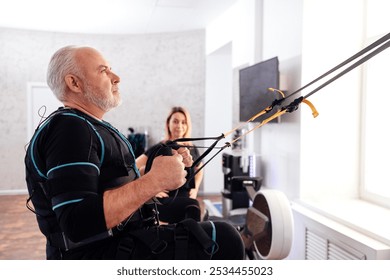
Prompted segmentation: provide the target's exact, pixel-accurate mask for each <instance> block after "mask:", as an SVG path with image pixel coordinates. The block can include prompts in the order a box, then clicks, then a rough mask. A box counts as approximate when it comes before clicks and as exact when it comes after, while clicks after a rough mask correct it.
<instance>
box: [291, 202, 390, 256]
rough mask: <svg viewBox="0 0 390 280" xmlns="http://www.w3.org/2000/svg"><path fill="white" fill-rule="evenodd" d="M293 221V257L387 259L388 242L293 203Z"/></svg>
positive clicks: (389, 245) (389, 254)
mask: <svg viewBox="0 0 390 280" xmlns="http://www.w3.org/2000/svg"><path fill="white" fill-rule="evenodd" d="M292 208H293V214H294V222H295V225H294V227H295V230H294V231H295V233H294V235H295V236H294V240H295V241H294V243H295V244H294V246H293V247H294V250H295V251H294V252H292V257H293V258H299V259H301V258H302V259H303V258H304V259H307V260H376V259H377V260H379V259H382V260H383V259H390V244H386V243H383V242H381V241H379V240H377V239H374V238H372V237H370V236H367V235H366V234H363V233H362V232H359V231H357V230H355V229H352V228H350V227H348V226H346V225H344V224H342V223H341V222H340V221H335V220H333V219H330V218H328V217H325V216H324V215H321V214H319V213H317V212H315V211H313V210H312V209H309V208H307V207H305V206H302V205H299V204H293V207H292Z"/></svg>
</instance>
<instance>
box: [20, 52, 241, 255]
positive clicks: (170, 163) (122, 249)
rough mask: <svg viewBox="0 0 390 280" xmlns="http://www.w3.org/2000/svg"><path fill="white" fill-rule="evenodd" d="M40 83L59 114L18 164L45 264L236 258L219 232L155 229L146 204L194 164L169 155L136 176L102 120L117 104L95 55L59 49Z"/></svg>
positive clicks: (226, 232) (110, 79) (125, 150)
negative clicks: (23, 172)
mask: <svg viewBox="0 0 390 280" xmlns="http://www.w3.org/2000/svg"><path fill="white" fill-rule="evenodd" d="M47 82H48V85H49V87H50V88H51V90H52V91H53V93H54V94H55V96H56V97H57V98H58V99H59V100H60V101H61V102H62V103H63V104H64V107H62V108H59V109H58V110H57V111H55V112H54V113H53V114H52V115H50V116H49V117H48V118H47V119H46V120H45V122H43V123H42V124H41V125H40V126H39V127H38V128H37V130H36V132H35V134H34V136H33V137H32V139H31V142H30V145H29V147H28V149H27V154H26V157H25V164H26V181H27V187H28V190H29V194H30V198H29V201H30V200H31V202H32V204H33V206H34V209H33V211H34V212H35V213H36V215H37V220H38V224H39V227H40V230H41V231H42V233H43V234H44V235H45V236H46V238H47V246H46V248H47V250H46V251H47V258H48V259H175V258H176V259H209V258H212V259H243V257H244V249H243V244H242V240H241V238H240V235H239V233H238V232H237V231H236V229H234V228H233V227H232V226H230V225H228V224H226V223H223V222H202V223H196V222H194V221H192V220H185V221H183V222H181V223H178V224H175V225H166V226H162V225H159V223H158V213H157V212H156V210H155V209H156V208H155V204H154V202H153V200H151V199H152V198H153V197H154V196H155V195H156V194H158V193H159V192H162V191H171V190H175V189H177V188H179V187H180V186H182V185H183V184H184V183H185V180H186V179H185V177H186V171H185V167H189V166H191V164H192V162H193V161H192V157H191V155H190V153H189V151H188V150H187V149H186V148H180V149H178V150H177V151H176V150H172V152H171V153H172V156H159V157H156V158H155V160H154V161H153V166H152V168H151V170H150V171H149V172H148V173H147V174H145V175H144V176H142V177H140V175H139V172H138V169H137V167H136V164H135V159H134V154H133V151H132V147H131V145H130V144H129V142H128V141H127V140H126V138H125V137H124V136H123V135H122V134H120V133H119V132H118V130H116V129H115V128H114V127H113V126H112V125H110V124H109V123H107V122H105V121H104V120H103V116H104V114H105V113H106V112H108V111H109V110H110V109H112V108H114V107H116V106H118V105H119V104H120V102H121V97H120V93H119V87H118V84H119V82H120V78H119V77H118V76H117V75H116V74H115V73H114V72H113V71H112V69H111V67H110V65H109V63H108V62H107V61H106V59H105V58H104V57H103V56H102V54H101V53H100V52H98V51H97V50H95V49H93V48H90V47H75V46H68V47H64V48H62V49H60V50H58V51H57V52H56V53H55V54H54V55H53V56H52V58H51V60H50V63H49V67H48V73H47ZM30 208H31V207H30Z"/></svg>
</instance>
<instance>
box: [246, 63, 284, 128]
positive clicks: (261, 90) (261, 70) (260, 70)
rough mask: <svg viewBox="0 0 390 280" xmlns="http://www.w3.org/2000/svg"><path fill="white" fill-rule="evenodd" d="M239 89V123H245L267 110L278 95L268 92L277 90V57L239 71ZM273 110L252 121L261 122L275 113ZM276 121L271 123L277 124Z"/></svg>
mask: <svg viewBox="0 0 390 280" xmlns="http://www.w3.org/2000/svg"><path fill="white" fill-rule="evenodd" d="M239 88H240V121H241V122H245V121H247V120H249V119H250V118H251V117H252V116H254V115H255V114H257V113H258V112H260V111H261V110H263V109H265V108H267V107H268V106H269V105H271V104H272V102H273V101H274V100H275V99H279V98H280V95H279V94H278V93H276V92H272V91H270V90H268V88H275V89H279V60H278V58H277V57H274V58H271V59H268V60H265V61H262V62H259V63H257V64H255V65H252V66H249V67H246V68H243V69H241V70H239ZM275 111H276V109H273V110H272V111H271V112H269V113H268V114H265V115H262V116H261V117H259V118H257V119H255V120H253V121H254V122H261V121H263V120H264V119H266V118H268V117H269V116H271V115H272V114H273V113H275ZM277 121H278V120H277V119H274V120H272V122H277Z"/></svg>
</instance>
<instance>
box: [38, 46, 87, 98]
mask: <svg viewBox="0 0 390 280" xmlns="http://www.w3.org/2000/svg"><path fill="white" fill-rule="evenodd" d="M79 48H80V47H77V46H66V47H63V48H61V49H59V50H58V51H56V52H55V53H54V54H53V56H52V57H51V59H50V62H49V66H48V68H47V76H46V81H47V85H48V86H49V87H50V89H51V90H52V91H53V93H54V95H55V96H56V97H57V99H58V100H60V101H65V93H66V88H67V85H66V83H65V76H66V75H68V74H74V75H77V76H79V77H80V74H81V73H80V68H79V66H78V64H77V63H76V60H75V58H74V57H75V55H74V54H75V52H76V50H77V49H79Z"/></svg>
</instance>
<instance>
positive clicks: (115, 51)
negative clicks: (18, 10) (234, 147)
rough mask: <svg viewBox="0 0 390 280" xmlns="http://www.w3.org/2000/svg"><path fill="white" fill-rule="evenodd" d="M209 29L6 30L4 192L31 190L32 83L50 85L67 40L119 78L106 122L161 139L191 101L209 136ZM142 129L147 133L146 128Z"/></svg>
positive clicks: (0, 87)
mask: <svg viewBox="0 0 390 280" xmlns="http://www.w3.org/2000/svg"><path fill="white" fill-rule="evenodd" d="M204 36H205V34H204V31H203V30H201V31H189V32H179V33H166V34H148V35H88V34H65V33H52V32H37V31H27V30H16V29H7V28H0V42H1V44H0V61H1V64H2V67H0V77H1V79H0V126H1V132H2V136H1V138H0V178H1V180H0V192H1V191H4V190H13V191H15V190H24V191H25V190H26V187H25V181H24V176H25V175H24V164H23V160H24V155H25V150H24V147H25V145H26V137H27V136H26V135H27V112H26V108H27V83H29V82H46V69H47V64H48V62H49V59H50V56H51V55H52V54H53V53H54V51H56V50H57V49H58V48H60V47H62V46H65V45H69V44H75V45H78V44H82V45H90V46H92V47H95V48H97V49H99V50H100V51H102V53H103V54H104V55H105V57H107V59H108V60H109V61H110V63H111V65H112V67H113V70H114V71H115V72H116V73H117V74H118V75H119V76H120V77H121V83H120V89H121V93H122V97H123V104H122V106H121V107H119V108H117V109H115V110H114V111H112V112H109V113H108V114H107V116H106V120H107V121H109V122H110V123H112V124H113V125H114V126H116V127H118V128H119V129H120V130H121V131H123V132H127V129H128V127H130V126H132V127H134V128H136V129H137V128H147V129H148V130H149V134H150V135H151V142H157V141H159V140H160V139H161V137H162V136H163V129H164V121H165V118H166V115H167V114H168V112H169V109H170V107H171V106H177V105H181V106H185V107H187V108H188V109H189V111H190V113H191V115H192V121H193V134H194V136H202V135H204V105H205V100H204V98H205V58H204V53H205V43H204V42H205V37H204ZM142 132H143V131H142Z"/></svg>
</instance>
